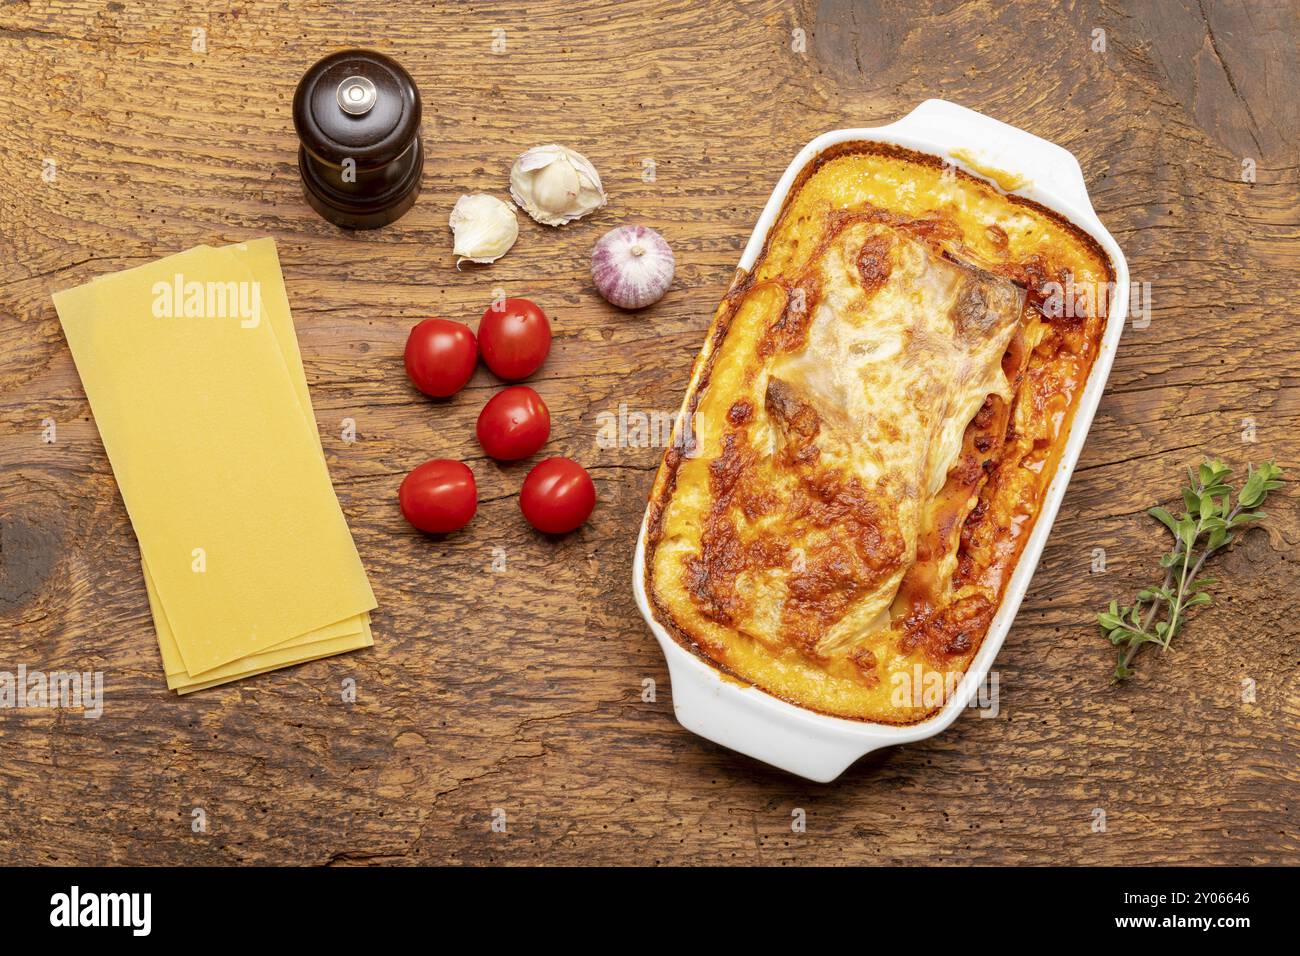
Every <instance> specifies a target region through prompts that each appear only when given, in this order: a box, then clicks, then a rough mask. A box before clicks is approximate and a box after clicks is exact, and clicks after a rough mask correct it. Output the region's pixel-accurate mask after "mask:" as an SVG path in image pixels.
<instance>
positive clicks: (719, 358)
mask: <svg viewBox="0 0 1300 956" xmlns="http://www.w3.org/2000/svg"><path fill="white" fill-rule="evenodd" d="M1112 278H1113V276H1112V271H1111V266H1110V263H1109V260H1108V259H1107V257H1106V256H1105V254H1104V253H1103V252H1102V250H1101V249H1100V247H1099V246H1098V245H1097V244H1096V243H1095V242H1094V241H1093V240H1092V239H1091V238H1090V237H1089V236H1087V235H1086V234H1085V233H1083V232H1082V231H1081V230H1079V229H1078V228H1076V227H1074V226H1072V225H1071V224H1070V223H1069V222H1068V221H1066V220H1065V219H1064V218H1062V217H1061V216H1059V215H1057V214H1055V213H1053V212H1051V211H1049V210H1047V209H1046V208H1044V207H1042V206H1039V205H1037V204H1035V203H1033V202H1031V201H1029V200H1026V199H1023V198H1020V197H1017V196H1012V195H1008V194H1005V193H1003V192H1002V191H1000V190H999V189H998V188H997V187H996V186H995V185H993V184H992V183H990V182H987V181H985V180H983V179H980V178H977V177H974V176H971V175H968V174H967V173H966V172H964V171H962V170H959V169H956V168H954V167H952V166H945V165H944V164H943V163H941V162H940V161H939V160H938V159H936V158H935V157H931V156H927V155H924V154H920V153H915V152H911V151H908V150H903V149H900V148H896V147H892V146H885V145H881V144H876V143H851V144H845V145H843V146H840V147H836V148H834V149H833V150H830V151H827V152H825V153H823V154H821V155H820V156H819V157H818V158H817V159H815V160H814V161H813V162H812V163H810V164H809V165H808V166H807V167H806V168H805V169H804V171H803V173H802V174H801V176H800V178H799V180H797V181H796V183H795V185H794V186H793V187H792V189H791V191H790V193H789V195H788V198H787V199H786V201H785V204H784V207H783V209H782V211H781V213H780V215H779V216H778V218H777V220H776V222H775V224H774V225H773V227H772V229H771V230H770V231H769V233H768V236H767V241H766V244H765V247H764V249H763V252H762V254H761V255H760V256H759V259H758V261H757V262H756V263H755V265H754V268H753V269H752V270H751V271H750V272H748V273H745V272H743V271H741V272H738V273H737V275H736V278H735V281H734V282H733V283H732V286H731V288H730V289H729V290H728V292H727V294H726V296H725V297H724V299H723V301H722V303H721V305H720V306H719V308H718V310H717V313H716V314H715V316H714V318H713V323H712V325H711V327H710V330H709V333H708V337H707V339H706V341H705V345H704V348H703V349H702V350H701V353H700V355H699V357H698V359H697V360H696V363H695V367H694V370H693V372H692V376H691V382H690V385H689V388H688V392H687V399H686V402H685V406H684V415H683V416H682V418H681V419H680V420H679V422H678V431H677V440H675V441H674V443H673V445H672V447H670V448H669V450H668V451H667V453H666V454H665V456H664V460H663V463H662V465H661V467H660V469H659V473H658V476H657V477H656V480H655V484H654V488H653V490H652V492H651V500H650V508H649V515H648V521H647V531H646V578H647V580H646V585H647V588H646V590H647V592H648V594H649V596H650V600H651V603H652V605H653V609H654V612H655V616H656V617H657V619H658V620H659V621H660V622H661V623H662V624H663V625H664V626H665V627H666V628H667V629H668V630H669V631H670V632H671V633H672V634H673V635H674V637H675V639H676V640H678V641H679V642H680V643H682V644H683V645H684V646H686V647H687V648H688V649H690V650H692V651H693V652H694V653H696V654H698V655H700V656H702V657H704V658H705V659H707V660H709V661H711V662H712V663H713V664H714V665H715V666H716V667H718V668H720V669H721V670H722V671H724V672H725V673H727V674H729V675H731V676H732V677H734V678H736V679H739V680H741V681H744V682H747V683H750V684H753V685H755V686H758V687H760V688H762V689H763V690H765V691H766V692H768V693H770V694H773V695H775V696H777V697H781V698H784V699H786V700H788V701H791V702H792V703H795V704H798V705H800V706H802V707H806V708H809V709H812V710H815V711H819V712H822V713H826V714H831V715H835V716H840V717H847V718H854V719H859V720H870V721H876V722H881V723H888V724H908V723H914V722H916V721H919V720H922V719H924V718H926V717H927V716H929V715H930V714H932V713H934V712H935V711H936V710H937V709H939V707H941V706H942V704H943V702H944V700H946V698H947V696H948V695H950V694H951V693H952V692H953V690H954V688H955V686H956V680H957V679H959V678H960V676H961V675H962V674H964V673H965V671H966V668H967V667H968V666H969V664H970V661H971V659H972V658H973V657H974V655H975V653H976V652H977V651H978V650H979V647H980V644H981V642H982V641H983V640H984V636H985V633H986V632H987V630H988V627H989V623H990V621H991V620H992V618H993V615H994V612H995V611H996V610H997V608H998V605H999V603H1000V601H1001V599H1002V594H1003V591H1004V589H1005V587H1006V584H1007V581H1008V579H1009V578H1010V576H1011V573H1012V571H1013V570H1014V569H1015V565H1016V562H1017V559H1018V558H1019V555H1020V552H1021V550H1022V549H1023V547H1024V545H1025V542H1026V540H1027V538H1028V536H1029V533H1030V531H1031V530H1032V528H1033V526H1034V522H1035V520H1036V518H1037V515H1038V511H1039V508H1040V507H1041V504H1042V501H1043V498H1044V495H1045V493H1046V490H1047V485H1048V483H1049V482H1050V479H1051V476H1052V474H1053V471H1054V467H1055V464H1056V462H1057V461H1058V459H1059V457H1060V455H1061V452H1062V449H1063V446H1064V444H1065V439H1066V435H1067V433H1068V430H1069V424H1070V420H1071V415H1072V413H1073V410H1074V407H1075V405H1076V403H1077V399H1078V396H1079V393H1080V392H1081V391H1082V389H1083V386H1084V383H1085V382H1086V380H1087V377H1088V372H1089V370H1090V369H1091V367H1092V363H1093V361H1094V360H1095V359H1096V356H1097V351H1098V348H1099V347H1100V342H1101V339H1102V333H1103V329H1104V326H1105V324H1106V312H1107V306H1108V290H1109V289H1110V287H1111V280H1112Z"/></svg>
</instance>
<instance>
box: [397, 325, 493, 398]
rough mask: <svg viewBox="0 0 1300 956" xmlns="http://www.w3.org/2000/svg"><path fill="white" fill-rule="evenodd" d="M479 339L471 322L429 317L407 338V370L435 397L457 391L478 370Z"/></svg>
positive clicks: (452, 393) (428, 393) (425, 392)
mask: <svg viewBox="0 0 1300 956" xmlns="http://www.w3.org/2000/svg"><path fill="white" fill-rule="evenodd" d="M477 362H478V342H477V341H476V340H475V338H474V333H473V332H471V331H470V330H469V328H468V327H467V326H464V325H461V324H460V323H459V322H452V321H450V320H449V319H425V320H424V321H423V322H421V323H419V324H418V325H416V326H415V328H413V329H411V334H410V335H409V336H408V337H407V339H406V374H407V375H409V376H410V377H411V381H412V382H414V383H415V387H416V388H418V389H419V390H420V391H422V392H424V394H426V395H432V396H433V397H434V398H446V397H448V396H449V395H455V394H456V393H457V392H459V391H460V390H461V389H462V388H464V387H465V383H466V382H468V381H469V377H470V376H471V375H473V374H474V365H475V363H477Z"/></svg>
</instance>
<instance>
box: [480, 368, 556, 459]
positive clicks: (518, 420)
mask: <svg viewBox="0 0 1300 956" xmlns="http://www.w3.org/2000/svg"><path fill="white" fill-rule="evenodd" d="M475 430H476V431H477V432H478V443H479V444H480V445H482V446H483V450H484V451H485V452H487V453H488V454H489V455H491V456H492V457H493V458H496V459H498V460H500V461H518V460H519V459H520V458H527V457H528V456H529V455H531V454H533V453H534V452H536V451H537V450H538V449H539V448H541V447H542V446H543V445H545V444H546V439H547V436H549V435H550V434H551V413H550V411H549V410H548V409H547V408H546V403H545V402H544V401H542V396H540V395H538V394H537V393H536V392H534V391H533V390H532V389H531V388H529V387H528V386H527V385H514V386H511V387H510V388H507V389H505V390H504V391H500V392H497V393H496V394H495V395H493V396H492V397H491V398H490V399H489V400H488V403H487V404H486V405H484V406H483V411H481V412H479V413H478V426H477V427H476V429H475Z"/></svg>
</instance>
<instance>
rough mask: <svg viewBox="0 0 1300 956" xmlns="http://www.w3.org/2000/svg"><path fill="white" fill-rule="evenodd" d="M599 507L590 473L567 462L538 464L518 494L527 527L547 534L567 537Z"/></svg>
mask: <svg viewBox="0 0 1300 956" xmlns="http://www.w3.org/2000/svg"><path fill="white" fill-rule="evenodd" d="M594 507H596V486H595V485H593V484H592V483H591V476H590V475H589V474H587V470H586V469H585V468H583V467H582V466H581V465H579V464H578V463H577V462H576V461H572V460H570V459H568V458H547V459H546V460H545V461H541V462H538V463H537V465H536V466H534V468H533V470H532V471H530V472H529V473H528V477H527V478H525V479H524V486H523V488H521V489H520V490H519V508H520V510H521V511H523V513H524V517H525V518H527V519H528V523H529V524H530V525H532V526H533V527H534V528H536V529H537V530H538V531H545V532H546V533H547V534H564V533H565V532H566V531H572V530H573V529H574V528H576V527H578V525H580V524H582V523H583V522H584V521H586V520H587V518H588V517H589V516H590V515H591V509H592V508H594Z"/></svg>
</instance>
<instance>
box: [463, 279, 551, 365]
mask: <svg viewBox="0 0 1300 956" xmlns="http://www.w3.org/2000/svg"><path fill="white" fill-rule="evenodd" d="M478 341H479V346H480V347H481V348H482V349H483V361H484V362H487V367H488V368H490V369H491V370H492V371H493V372H495V373H496V374H497V375H498V376H500V377H501V378H504V379H505V380H506V381H508V382H513V381H518V380H519V379H521V378H527V377H528V376H529V375H532V374H533V373H534V372H536V371H537V370H538V368H540V367H541V364H542V362H544V361H546V353H547V352H549V351H550V350H551V323H550V320H548V319H547V318H546V313H545V312H543V311H542V310H541V309H540V308H538V307H537V306H536V305H534V304H533V303H531V302H529V301H528V300H527V299H506V301H505V303H504V305H502V306H501V307H500V308H498V307H497V306H496V305H495V304H494V305H490V306H488V310H487V311H486V312H484V313H483V321H482V322H480V323H479V324H478Z"/></svg>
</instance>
